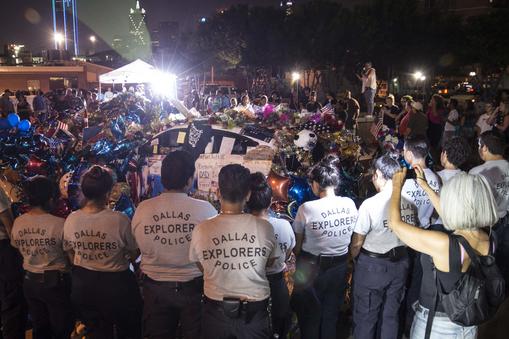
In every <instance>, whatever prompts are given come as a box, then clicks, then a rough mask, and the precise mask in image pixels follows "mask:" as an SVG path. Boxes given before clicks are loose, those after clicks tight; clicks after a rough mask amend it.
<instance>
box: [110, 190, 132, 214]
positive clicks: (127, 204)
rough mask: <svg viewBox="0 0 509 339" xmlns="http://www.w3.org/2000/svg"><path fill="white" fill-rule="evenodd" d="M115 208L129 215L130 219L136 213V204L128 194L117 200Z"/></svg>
mask: <svg viewBox="0 0 509 339" xmlns="http://www.w3.org/2000/svg"><path fill="white" fill-rule="evenodd" d="M113 210H114V211H118V212H122V213H124V214H125V215H127V216H128V217H129V219H132V218H133V215H134V204H133V202H132V200H131V199H130V198H129V197H128V196H127V195H125V194H122V195H121V196H120V199H118V201H117V202H116V204H115V207H113Z"/></svg>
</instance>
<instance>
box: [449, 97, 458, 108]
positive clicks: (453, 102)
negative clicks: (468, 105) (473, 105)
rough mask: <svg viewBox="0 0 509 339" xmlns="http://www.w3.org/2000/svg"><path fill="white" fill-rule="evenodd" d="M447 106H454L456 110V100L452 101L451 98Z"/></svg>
mask: <svg viewBox="0 0 509 339" xmlns="http://www.w3.org/2000/svg"><path fill="white" fill-rule="evenodd" d="M449 105H453V106H454V108H458V100H456V99H454V98H453V99H450V100H449Z"/></svg>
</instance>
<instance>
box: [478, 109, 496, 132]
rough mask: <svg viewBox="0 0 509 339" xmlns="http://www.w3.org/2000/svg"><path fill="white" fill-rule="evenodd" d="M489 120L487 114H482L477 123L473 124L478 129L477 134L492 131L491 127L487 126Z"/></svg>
mask: <svg viewBox="0 0 509 339" xmlns="http://www.w3.org/2000/svg"><path fill="white" fill-rule="evenodd" d="M489 118H490V115H489V114H488V113H484V114H483V115H481V116H480V117H479V119H477V123H476V124H475V125H476V126H477V127H479V130H480V131H479V134H482V133H484V132H486V131H491V130H492V129H493V126H492V125H490V124H488V119H489Z"/></svg>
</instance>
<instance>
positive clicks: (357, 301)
mask: <svg viewBox="0 0 509 339" xmlns="http://www.w3.org/2000/svg"><path fill="white" fill-rule="evenodd" d="M408 266H409V260H408V257H406V258H402V259H400V260H398V261H390V260H389V259H384V258H371V257H369V256H367V255H365V254H363V253H361V254H359V257H358V259H357V261H356V264H355V271H354V277H353V282H354V283H353V295H354V300H353V301H354V303H353V322H354V330H353V335H354V338H356V339H375V338H381V339H392V338H397V337H398V329H399V309H400V306H401V302H402V300H403V297H404V296H405V284H406V280H407V274H408ZM377 332H378V335H377Z"/></svg>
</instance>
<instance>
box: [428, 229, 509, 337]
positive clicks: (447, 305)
mask: <svg viewBox="0 0 509 339" xmlns="http://www.w3.org/2000/svg"><path fill="white" fill-rule="evenodd" d="M449 239H450V244H451V245H452V242H453V241H458V242H459V243H460V244H461V245H462V246H463V248H464V249H465V251H466V252H467V254H468V256H469V257H470V261H471V264H470V267H469V268H468V270H467V271H466V272H465V273H464V274H463V275H462V277H461V278H460V279H459V281H458V282H457V283H456V286H455V287H454V289H453V290H452V291H451V292H449V293H444V292H443V289H442V285H441V284H440V281H439V279H438V276H437V272H436V269H435V268H433V274H434V277H435V284H436V296H435V304H434V307H433V309H432V310H430V312H429V315H428V321H427V324H426V335H425V338H426V339H428V338H429V335H430V334H431V327H432V324H433V318H434V316H435V311H436V308H437V305H438V303H440V305H441V306H442V308H443V309H444V312H445V313H446V314H447V316H448V317H449V319H450V320H451V321H452V322H454V323H455V324H458V325H461V326H474V325H479V324H482V323H483V322H485V321H487V320H489V319H490V318H491V317H493V316H494V315H495V313H496V312H497V309H498V307H499V306H500V304H502V302H503V301H504V299H505V280H504V278H503V276H502V274H501V273H500V270H499V268H498V267H497V265H496V263H495V258H494V257H493V256H492V255H491V242H490V253H488V255H487V256H479V255H477V254H476V253H475V251H474V250H473V248H472V247H471V246H470V244H469V243H468V241H466V240H465V238H463V237H461V236H458V235H455V234H451V235H449ZM451 245H450V246H451Z"/></svg>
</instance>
